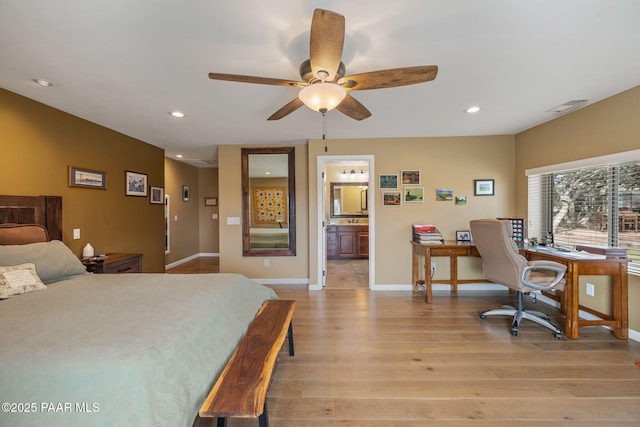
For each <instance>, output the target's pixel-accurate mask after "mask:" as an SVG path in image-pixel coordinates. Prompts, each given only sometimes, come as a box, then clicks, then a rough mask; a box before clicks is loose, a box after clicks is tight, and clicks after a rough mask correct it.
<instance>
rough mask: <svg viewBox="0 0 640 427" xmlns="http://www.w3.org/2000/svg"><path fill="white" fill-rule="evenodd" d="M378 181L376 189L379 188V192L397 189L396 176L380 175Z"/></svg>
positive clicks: (389, 174)
mask: <svg viewBox="0 0 640 427" xmlns="http://www.w3.org/2000/svg"><path fill="white" fill-rule="evenodd" d="M378 179H379V183H378V187H380V189H381V190H382V189H396V188H398V174H392V173H381V174H380V175H379V177H378Z"/></svg>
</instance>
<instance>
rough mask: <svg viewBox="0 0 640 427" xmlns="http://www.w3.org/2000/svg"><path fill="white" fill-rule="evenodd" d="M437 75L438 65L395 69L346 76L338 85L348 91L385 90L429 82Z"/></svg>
mask: <svg viewBox="0 0 640 427" xmlns="http://www.w3.org/2000/svg"><path fill="white" fill-rule="evenodd" d="M437 74H438V67H437V66H436V65H425V66H418V67H405V68H393V69H391V70H381V71H371V72H369V73H362V74H354V75H353V76H346V77H343V78H341V79H340V80H338V84H340V85H342V86H343V87H344V88H345V89H347V90H366V89H384V88H387V87H396V86H407V85H412V84H416V83H424V82H428V81H431V80H433V79H435V78H436V75H437Z"/></svg>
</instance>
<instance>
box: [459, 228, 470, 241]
mask: <svg viewBox="0 0 640 427" xmlns="http://www.w3.org/2000/svg"><path fill="white" fill-rule="evenodd" d="M456 240H457V241H458V242H470V241H471V231H469V230H458V231H456Z"/></svg>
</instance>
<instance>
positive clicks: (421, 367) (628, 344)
mask: <svg viewBox="0 0 640 427" xmlns="http://www.w3.org/2000/svg"><path fill="white" fill-rule="evenodd" d="M272 287H273V288H274V289H275V290H276V292H277V293H278V295H279V296H280V297H281V298H283V299H295V300H296V301H297V306H296V312H295V314H294V318H293V328H294V337H295V345H296V354H295V357H292V358H291V357H289V356H288V355H287V353H286V351H283V352H282V353H281V354H280V360H279V365H278V369H277V372H276V374H275V377H274V381H273V384H272V386H271V389H270V391H269V394H268V405H269V419H270V425H271V427H320V426H323V427H326V426H328V427H338V426H340V427H344V426H352V427H365V426H366V427H427V426H444V427H454V426H455V427H458V426H460V427H466V426H470V427H471V426H472V427H489V426H491V427H496V426H498V427H500V426H525V427H529V426H530V427H534V426H535V427H541V426H544V427H547V426H548V427H551V426H558V425H562V426H564V425H566V426H579V427H586V426H589V427H604V426H624V427H631V426H638V425H640V367H638V366H636V364H635V363H636V362H640V343H637V342H634V341H621V340H618V339H616V338H614V337H613V336H612V335H611V333H610V332H609V331H607V330H605V329H603V328H598V327H593V328H582V329H581V331H580V333H581V337H580V339H579V340H575V341H572V340H569V339H566V338H565V339H564V340H561V341H559V340H556V339H555V338H554V337H553V334H552V333H551V332H550V331H548V330H547V329H545V328H542V327H540V326H538V325H535V324H533V323H530V322H528V321H525V323H523V325H522V326H521V330H520V333H519V335H518V336H517V337H512V336H511V335H510V334H509V328H510V321H509V320H508V319H506V318H498V317H494V318H488V319H486V320H481V319H480V318H479V317H478V313H479V312H480V311H482V310H483V309H487V308H491V307H494V306H497V305H500V304H503V303H507V302H510V297H509V295H508V293H507V292H506V291H462V292H461V293H460V294H459V295H458V296H451V295H450V294H449V293H448V292H442V291H440V292H434V302H433V304H425V303H424V295H414V294H412V293H411V292H408V291H398V292H371V291H368V290H363V289H335V290H333V289H325V290H324V291H316V292H309V291H307V290H306V289H304V287H300V286H284V285H282V286H272ZM528 306H532V304H530V303H528ZM535 308H536V309H539V310H542V311H545V312H547V313H549V314H551V315H552V319H553V320H555V321H556V322H557V323H561V322H558V321H559V320H560V317H559V316H558V314H557V311H556V310H555V309H554V308H551V307H549V306H546V305H545V304H542V303H538V304H536V305H535ZM199 425H201V426H206V425H208V423H204V422H203V423H200V424H199ZM211 425H214V424H211ZM228 426H229V427H244V426H252V427H255V426H257V421H256V420H229V423H228Z"/></svg>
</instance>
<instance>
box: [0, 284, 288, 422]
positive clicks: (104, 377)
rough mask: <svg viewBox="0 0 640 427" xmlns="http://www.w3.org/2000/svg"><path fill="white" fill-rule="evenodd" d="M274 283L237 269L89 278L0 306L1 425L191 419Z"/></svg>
mask: <svg viewBox="0 0 640 427" xmlns="http://www.w3.org/2000/svg"><path fill="white" fill-rule="evenodd" d="M276 298H277V296H276V294H275V293H274V292H273V290H271V289H269V288H266V287H264V286H261V285H258V284H256V283H254V282H252V281H251V280H249V279H248V278H246V277H244V276H241V275H234V274H203V275H197V274H196V275H177V274H126V275H123V274H119V275H107V274H100V275H86V276H80V277H76V278H73V279H69V280H64V281H62V282H58V283H53V284H51V285H49V287H48V289H47V290H44V291H39V292H32V293H29V294H25V295H20V296H18V297H14V298H11V299H8V300H4V301H0V334H1V336H2V350H1V351H0V394H1V395H2V401H3V402H7V403H8V404H9V405H11V406H7V405H6V404H4V405H3V410H2V412H0V425H2V426H14V427H20V426H44V425H47V426H65V427H72V426H88V425H91V426H126V427H130V426H138V427H139V426H170V427H177V426H185V427H188V426H191V425H192V422H193V420H194V417H195V415H196V414H197V412H198V409H199V408H200V405H201V404H202V402H203V401H204V399H205V397H206V395H207V393H208V392H209V390H210V387H211V386H212V384H213V382H214V380H215V379H216V378H217V376H218V375H219V373H220V372H221V371H222V369H223V368H224V365H225V364H226V362H227V360H228V359H229V357H230V356H231V354H232V353H233V351H234V349H235V347H236V344H237V343H238V342H239V340H240V339H241V337H242V336H243V335H244V333H245V331H246V329H247V327H248V325H249V324H250V323H251V321H252V320H253V318H254V316H255V314H256V312H257V311H258V309H259V308H260V306H261V305H262V302H263V301H264V300H265V299H276Z"/></svg>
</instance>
